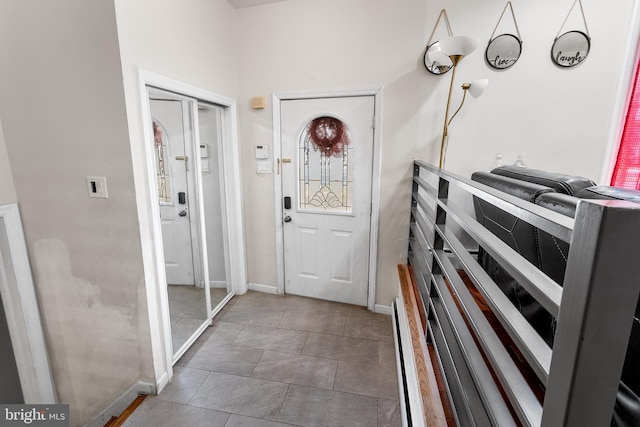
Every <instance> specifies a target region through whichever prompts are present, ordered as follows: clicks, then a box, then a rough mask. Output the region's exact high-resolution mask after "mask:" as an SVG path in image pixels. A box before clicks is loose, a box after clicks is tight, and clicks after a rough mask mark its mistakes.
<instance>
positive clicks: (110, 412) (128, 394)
mask: <svg viewBox="0 0 640 427" xmlns="http://www.w3.org/2000/svg"><path fill="white" fill-rule="evenodd" d="M156 393H157V390H156V387H155V385H153V384H152V383H147V382H144V381H139V382H138V383H137V384H134V385H133V386H131V388H129V390H127V391H125V392H124V393H122V394H121V395H120V397H118V398H117V399H116V400H114V401H113V403H112V404H111V405H109V406H108V407H107V408H105V409H104V410H103V411H102V412H100V413H99V414H98V415H97V416H95V417H94V418H93V419H92V420H91V421H89V422H88V423H86V424H84V427H102V426H104V425H105V424H106V423H107V422H108V421H109V420H110V419H111V417H119V416H120V415H122V413H123V412H124V411H125V410H126V409H127V408H128V407H129V405H131V404H132V403H133V401H134V400H136V398H137V397H138V395H140V394H145V395H148V394H156Z"/></svg>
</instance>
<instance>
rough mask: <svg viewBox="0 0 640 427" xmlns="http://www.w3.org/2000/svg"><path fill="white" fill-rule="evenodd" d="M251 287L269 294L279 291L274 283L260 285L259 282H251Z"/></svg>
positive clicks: (253, 289)
mask: <svg viewBox="0 0 640 427" xmlns="http://www.w3.org/2000/svg"><path fill="white" fill-rule="evenodd" d="M249 289H250V290H252V291H257V292H265V293H267V294H277V293H278V288H277V287H276V286H273V285H260V284H258V283H249Z"/></svg>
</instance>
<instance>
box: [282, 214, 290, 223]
mask: <svg viewBox="0 0 640 427" xmlns="http://www.w3.org/2000/svg"><path fill="white" fill-rule="evenodd" d="M282 220H283V221H284V222H291V217H290V216H289V215H285V216H284V218H283V219H282Z"/></svg>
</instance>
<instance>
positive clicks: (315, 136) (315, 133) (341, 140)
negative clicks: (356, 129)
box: [307, 117, 351, 157]
mask: <svg viewBox="0 0 640 427" xmlns="http://www.w3.org/2000/svg"><path fill="white" fill-rule="evenodd" d="M307 135H308V136H309V138H310V139H311V141H312V142H313V145H314V148H315V149H317V150H318V149H319V150H322V152H323V153H324V154H325V156H327V157H328V156H335V157H340V156H342V151H343V150H344V146H345V145H348V144H349V142H351V141H350V138H349V135H348V133H347V129H346V126H345V124H344V123H343V122H342V121H340V120H338V119H336V118H333V117H318V118H317V119H314V120H312V121H311V123H309V128H308V131H307Z"/></svg>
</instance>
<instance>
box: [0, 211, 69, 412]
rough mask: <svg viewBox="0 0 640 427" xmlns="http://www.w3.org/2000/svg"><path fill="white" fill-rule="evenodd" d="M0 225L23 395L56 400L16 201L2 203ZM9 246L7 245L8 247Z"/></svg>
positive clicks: (2, 286) (29, 399)
mask: <svg viewBox="0 0 640 427" xmlns="http://www.w3.org/2000/svg"><path fill="white" fill-rule="evenodd" d="M0 220H2V221H0V226H2V225H3V224H4V230H3V231H5V232H6V237H7V239H6V242H5V241H3V240H4V239H2V238H1V237H2V234H3V233H0V253H1V254H2V257H0V262H3V263H4V264H3V266H4V267H2V265H0V273H1V272H2V270H4V273H5V275H4V277H5V278H6V280H0V292H1V293H2V300H3V303H4V308H5V315H6V317H7V325H8V328H9V335H10V336H11V343H12V345H13V351H14V354H15V356H16V357H15V358H16V365H17V368H18V376H19V377H20V385H21V387H22V395H23V397H24V400H25V402H26V403H32V404H48V403H56V401H57V399H56V392H55V389H54V386H53V377H52V375H51V366H50V364H49V357H48V355H47V345H46V342H45V338H44V332H43V330H42V321H41V319H40V312H39V306H38V299H37V296H36V291H35V286H34V283H33V277H32V275H31V267H30V265H29V256H28V253H27V246H26V243H25V240H24V231H23V229H22V222H21V220H20V211H19V210H18V205H17V204H16V203H10V204H7V205H1V206H0ZM7 245H8V247H7Z"/></svg>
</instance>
